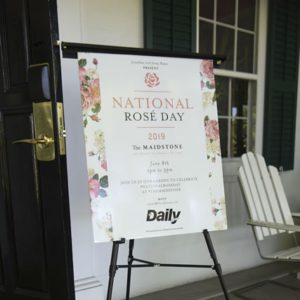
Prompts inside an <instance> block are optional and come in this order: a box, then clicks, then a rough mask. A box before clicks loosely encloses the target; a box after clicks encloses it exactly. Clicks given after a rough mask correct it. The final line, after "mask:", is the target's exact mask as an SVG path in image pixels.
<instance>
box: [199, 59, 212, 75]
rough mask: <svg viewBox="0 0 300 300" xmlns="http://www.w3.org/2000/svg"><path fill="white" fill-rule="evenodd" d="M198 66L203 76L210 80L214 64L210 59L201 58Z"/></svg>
mask: <svg viewBox="0 0 300 300" xmlns="http://www.w3.org/2000/svg"><path fill="white" fill-rule="evenodd" d="M200 68H201V73H202V75H203V76H205V77H206V78H208V79H210V80H213V79H214V64H213V61H212V60H202V62H201V66H200Z"/></svg>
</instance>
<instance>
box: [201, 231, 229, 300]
mask: <svg viewBox="0 0 300 300" xmlns="http://www.w3.org/2000/svg"><path fill="white" fill-rule="evenodd" d="M203 235H204V238H205V241H206V245H207V247H208V251H209V254H210V256H211V258H212V260H213V262H214V270H215V271H216V273H217V275H218V277H219V281H220V284H221V287H222V290H223V293H224V296H225V299H226V300H229V296H228V293H227V289H226V286H225V282H224V279H223V274H222V268H221V265H220V264H219V262H218V259H217V255H216V252H215V249H214V246H213V243H212V241H211V238H210V235H209V232H208V230H207V229H205V230H203Z"/></svg>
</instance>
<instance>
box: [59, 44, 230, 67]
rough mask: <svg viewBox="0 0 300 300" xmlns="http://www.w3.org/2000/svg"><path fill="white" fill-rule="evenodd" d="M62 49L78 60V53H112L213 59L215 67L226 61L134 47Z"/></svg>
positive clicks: (71, 46)
mask: <svg viewBox="0 0 300 300" xmlns="http://www.w3.org/2000/svg"><path fill="white" fill-rule="evenodd" d="M61 49H62V54H63V57H64V58H77V54H78V52H92V53H112V54H130V55H145V56H165V57H179V58H194V59H211V60H213V61H214V66H215V67H216V66H219V65H221V64H222V63H223V62H224V61H225V56H222V55H206V54H204V55H203V54H199V53H186V52H176V51H175V52H174V51H166V50H157V49H144V48H132V47H117V46H106V45H96V44H82V43H69V42H61Z"/></svg>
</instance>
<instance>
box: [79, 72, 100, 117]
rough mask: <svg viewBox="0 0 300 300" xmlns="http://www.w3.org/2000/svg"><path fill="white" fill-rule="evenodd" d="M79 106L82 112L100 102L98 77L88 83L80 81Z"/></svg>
mask: <svg viewBox="0 0 300 300" xmlns="http://www.w3.org/2000/svg"><path fill="white" fill-rule="evenodd" d="M80 92H81V107H82V110H83V111H84V112H86V111H88V110H89V109H90V107H92V106H95V105H96V104H97V103H100V83H99V79H98V78H97V79H94V80H92V81H91V82H89V84H83V82H81V88H80Z"/></svg>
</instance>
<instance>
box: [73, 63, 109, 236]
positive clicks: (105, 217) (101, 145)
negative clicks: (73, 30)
mask: <svg viewBox="0 0 300 300" xmlns="http://www.w3.org/2000/svg"><path fill="white" fill-rule="evenodd" d="M78 66H79V80H80V96H81V110H82V117H83V127H84V133H85V139H86V140H85V142H86V143H85V144H86V155H87V157H86V158H87V166H88V187H89V196H90V201H91V209H92V214H93V219H95V220H96V221H95V223H96V224H97V226H99V227H100V229H101V230H103V231H104V233H105V235H106V236H107V238H108V239H109V240H111V239H112V222H111V213H110V212H108V211H105V210H103V209H102V205H101V201H105V198H106V197H107V195H108V192H107V189H108V187H109V180H108V173H107V161H106V152H105V136H104V132H103V126H102V123H101V89H100V79H99V73H98V61H97V59H96V58H93V59H91V60H88V59H87V58H80V59H79V60H78Z"/></svg>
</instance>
